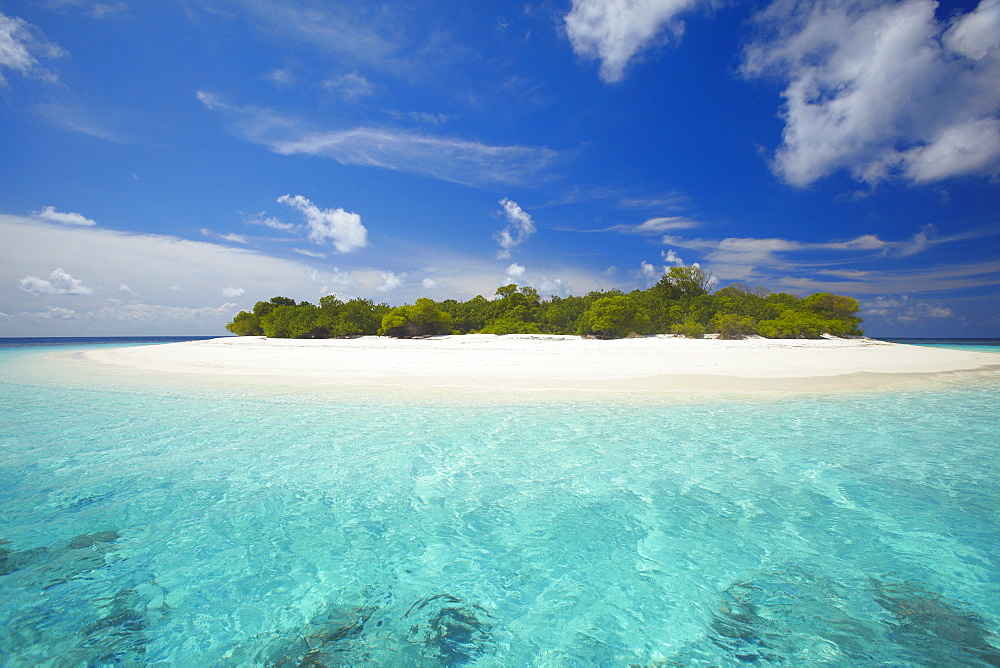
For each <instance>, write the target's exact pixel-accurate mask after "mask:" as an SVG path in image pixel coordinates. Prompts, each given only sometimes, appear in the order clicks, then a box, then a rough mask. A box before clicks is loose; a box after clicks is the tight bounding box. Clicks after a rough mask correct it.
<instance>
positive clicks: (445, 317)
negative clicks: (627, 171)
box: [226, 267, 863, 339]
mask: <svg viewBox="0 0 1000 668" xmlns="http://www.w3.org/2000/svg"><path fill="white" fill-rule="evenodd" d="M714 286H715V280H714V279H713V278H712V276H711V274H709V273H708V272H705V271H704V270H702V269H701V268H699V267H671V268H670V270H669V271H667V272H666V273H665V274H664V275H663V277H662V278H661V279H660V280H659V281H658V282H657V283H656V284H655V285H653V286H652V287H650V288H648V289H646V290H633V291H632V292H629V293H623V292H622V291H620V290H608V291H596V292H591V293H589V294H587V295H584V296H580V297H576V296H570V297H550V298H549V299H542V298H541V297H540V296H539V294H538V291H537V290H535V289H534V288H531V287H527V286H524V287H520V286H518V285H516V284H514V283H511V284H509V285H504V286H502V287H500V288H497V291H496V293H495V294H494V295H493V299H487V298H485V297H483V296H482V295H476V296H475V297H473V298H472V299H470V300H468V301H465V302H459V301H456V300H454V299H446V300H444V301H440V302H436V301H434V300H432V299H428V298H426V297H423V298H421V299H418V300H417V301H416V302H415V303H413V304H405V305H403V306H397V307H395V308H392V307H390V306H388V305H387V304H376V303H374V302H372V301H371V300H368V299H352V300H350V301H347V302H342V301H340V300H339V299H338V298H337V297H336V296H334V295H329V296H326V297H323V298H322V299H320V300H319V305H318V306H317V305H314V304H310V303H309V302H298V303H296V302H295V300H294V299H289V298H287V297H273V298H272V299H270V300H269V301H266V302H265V301H260V302H257V304H256V305H254V307H253V311H252V312H251V311H240V312H239V313H238V314H237V315H236V317H235V318H233V321H232V322H230V323H229V324H228V325H226V329H228V330H229V331H230V332H232V333H233V334H236V335H238V336H268V337H276V338H331V337H348V336H363V335H373V334H380V335H383V336H393V337H399V338H413V337H421V336H434V335H438V334H470V333H483V334H579V335H582V336H590V337H594V338H602V339H611V338H621V337H625V336H629V335H631V334H638V335H646V334H666V333H674V334H681V335H684V336H690V337H695V338H700V337H702V336H704V335H705V334H718V335H719V338H723V339H741V338H745V337H747V336H750V335H760V336H765V337H768V338H776V339H781V338H816V337H819V336H822V335H824V334H832V335H835V336H859V335H861V334H862V333H863V332H862V330H861V329H859V325H860V324H861V318H860V317H858V316H857V312H858V311H859V310H860V305H859V304H858V301H857V300H856V299H854V298H852V297H845V296H843V295H835V294H831V293H829V292H818V293H815V294H812V295H809V296H808V297H798V296H796V295H792V294H788V293H784V292H779V293H771V292H769V291H768V290H766V289H764V288H760V287H750V286H748V285H745V284H743V283H733V284H731V285H728V286H726V287H724V288H721V289H720V290H717V291H715V292H714V293H712V289H713V288H714Z"/></svg>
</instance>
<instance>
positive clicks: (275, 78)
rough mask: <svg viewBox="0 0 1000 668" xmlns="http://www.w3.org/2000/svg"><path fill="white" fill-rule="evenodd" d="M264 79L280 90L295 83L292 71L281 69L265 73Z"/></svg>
mask: <svg viewBox="0 0 1000 668" xmlns="http://www.w3.org/2000/svg"><path fill="white" fill-rule="evenodd" d="M264 79H266V80H267V81H270V82H271V83H272V84H274V85H275V86H278V87H279V88H281V87H284V86H290V85H292V84H293V83H295V75H294V74H293V73H292V71H291V70H283V69H280V68H275V69H273V70H268V71H267V72H265V73H264Z"/></svg>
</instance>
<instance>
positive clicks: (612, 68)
mask: <svg viewBox="0 0 1000 668" xmlns="http://www.w3.org/2000/svg"><path fill="white" fill-rule="evenodd" d="M698 3H699V0H573V8H572V9H571V10H570V12H569V14H567V15H566V17H565V24H566V34H567V35H568V36H569V39H570V42H571V43H572V45H573V50H574V51H575V52H576V53H577V54H578V55H580V56H584V57H587V58H596V59H598V60H600V61H601V70H600V74H601V79H603V80H604V81H607V82H614V81H619V80H620V79H621V78H622V77H623V76H624V74H625V67H626V66H627V65H628V63H629V61H630V60H632V59H633V58H634V57H635V56H636V54H638V53H639V52H640V51H642V50H643V49H646V48H648V47H651V46H656V45H659V44H661V43H664V42H667V41H669V40H670V38H674V39H679V38H680V36H681V35H682V34H683V33H684V24H683V23H682V22H680V21H679V20H677V15H678V14H680V13H681V12H683V11H684V10H687V9H690V8H691V7H693V6H695V5H697V4H698Z"/></svg>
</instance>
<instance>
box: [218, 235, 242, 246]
mask: <svg viewBox="0 0 1000 668" xmlns="http://www.w3.org/2000/svg"><path fill="white" fill-rule="evenodd" d="M219 238H220V239H223V240H225V241H232V242H233V243H237V244H245V243H247V241H248V239H247V237H246V235H245V234H235V233H233V232H230V233H229V234H220V235H219Z"/></svg>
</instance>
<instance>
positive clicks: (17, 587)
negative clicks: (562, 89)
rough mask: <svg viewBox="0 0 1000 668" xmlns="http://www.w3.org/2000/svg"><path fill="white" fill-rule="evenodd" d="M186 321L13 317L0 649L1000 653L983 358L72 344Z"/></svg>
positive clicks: (990, 376) (188, 660)
mask: <svg viewBox="0 0 1000 668" xmlns="http://www.w3.org/2000/svg"><path fill="white" fill-rule="evenodd" d="M201 338H213V337H142V338H141V339H127V340H125V339H119V338H113V339H106V338H102V339H83V340H79V339H77V340H74V341H72V342H69V345H66V344H65V343H66V340H65V339H48V340H45V341H46V343H44V344H42V343H41V342H40V341H41V340H37V339H36V340H33V341H31V342H28V343H27V344H24V343H23V342H25V341H26V340H24V339H21V340H15V341H14V343H15V344H17V342H18V341H20V342H22V344H21V345H10V343H9V342H11V339H6V340H0V346H2V347H3V349H2V350H0V416H2V427H0V490H2V492H3V493H2V494H0V601H3V604H2V605H0V664H2V665H4V666H39V665H51V666H104V665H145V664H163V665H175V666H265V665H266V666H275V665H282V666H285V665H310V666H319V665H330V666H418V667H423V666H457V665H475V666H491V667H500V666H504V667H506V666H527V665H531V666H542V665H544V666H630V665H635V666H662V665H685V666H687V665H717V666H732V665H742V664H747V663H750V664H757V665H765V664H777V665H839V666H876V665H879V666H883V665H884V666H954V665H969V666H978V665H984V666H986V665H994V666H997V665H1000V532H998V531H997V527H998V526H1000V478H998V476H997V471H998V470H1000V448H998V447H997V444H998V443H1000V415H998V411H997V406H998V405H1000V374H998V373H997V372H983V373H982V374H979V375H976V376H975V377H974V378H970V379H968V380H964V379H963V378H958V377H956V378H945V379H942V380H941V381H940V382H935V383H933V384H929V385H928V386H926V387H924V386H921V387H919V388H908V389H900V390H892V391H864V392H861V391H859V392H841V393H827V394H781V393H761V394H760V395H750V394H744V395H715V394H684V395H679V396H677V397H672V398H671V397H665V398H664V399H663V401H662V402H661V401H659V400H657V401H650V400H645V401H642V402H636V403H634V404H633V403H631V402H628V401H621V400H619V401H613V402H609V401H607V400H606V398H602V397H601V396H600V395H591V394H587V395H580V396H579V397H577V396H574V397H572V398H568V399H566V400H565V401H562V400H547V401H543V400H539V399H537V398H534V395H531V394H526V395H525V396H524V397H523V399H520V400H518V401H514V402H496V403H487V401H484V400H483V399H482V397H481V396H479V395H477V396H476V397H471V398H470V397H463V396H461V395H459V394H458V393H455V394H454V395H452V398H451V399H450V400H448V401H444V400H440V399H434V400H428V399H423V400H417V399H416V398H415V399H414V400H412V401H410V400H408V399H400V394H399V393H393V394H391V397H392V398H391V399H389V398H385V399H383V398H381V397H380V396H379V395H377V394H375V393H369V394H365V395H364V396H360V397H359V396H356V395H352V394H351V392H350V390H341V391H340V393H339V394H338V392H337V391H334V390H324V389H323V388H311V389H310V388H305V389H302V390H301V391H300V390H291V389H288V388H285V389H281V388H275V389H274V391H269V389H270V388H265V389H262V390H259V391H249V390H248V388H242V387H239V386H236V385H223V384H214V385H194V384H191V385H186V384H181V383H180V382H178V383H176V384H170V385H162V386H160V385H157V386H148V387H147V386H145V385H143V384H141V383H140V382H139V381H136V382H132V383H130V384H128V385H120V386H119V385H115V384H102V383H101V382H98V381H96V380H94V379H92V378H91V377H90V376H89V375H88V374H89V373H90V372H89V371H88V369H87V366H86V364H85V363H84V362H82V361H81V360H80V359H78V358H77V357H76V356H75V355H76V352H77V351H76V350H74V346H75V347H77V348H79V349H85V348H87V347H90V346H94V345H100V346H104V345H124V344H129V345H132V344H135V345H145V344H151V343H158V342H164V341H167V340H169V341H174V340H192V339H201ZM911 341H912V340H906V341H905V342H907V343H909V342H911ZM921 341H930V340H927V339H923V340H921ZM933 341H934V343H933V344H932V345H949V346H951V345H957V346H958V347H962V348H965V347H966V341H967V340H963V341H961V342H959V343H958V344H953V341H955V340H953V339H949V340H947V342H946V343H943V344H942V343H940V341H941V340H933ZM990 341H996V340H995V339H994V340H987V342H986V343H984V342H983V341H982V340H977V341H976V342H975V343H973V344H972V345H973V347H976V349H982V348H989V349H991V350H993V351H998V352H1000V347H997V345H996V343H991V342H990ZM998 359H1000V355H998Z"/></svg>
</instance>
